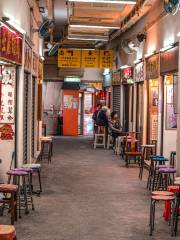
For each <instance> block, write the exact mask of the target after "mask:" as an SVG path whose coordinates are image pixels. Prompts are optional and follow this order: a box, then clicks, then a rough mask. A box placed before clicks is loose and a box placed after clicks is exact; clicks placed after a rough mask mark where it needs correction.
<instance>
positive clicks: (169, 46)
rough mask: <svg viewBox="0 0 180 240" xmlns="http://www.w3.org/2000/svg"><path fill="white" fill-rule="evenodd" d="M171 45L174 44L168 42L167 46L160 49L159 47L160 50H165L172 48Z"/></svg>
mask: <svg viewBox="0 0 180 240" xmlns="http://www.w3.org/2000/svg"><path fill="white" fill-rule="evenodd" d="M173 46H174V44H173V43H172V44H169V45H168V46H166V47H163V48H161V49H160V52H165V51H167V50H169V49H171V48H173Z"/></svg>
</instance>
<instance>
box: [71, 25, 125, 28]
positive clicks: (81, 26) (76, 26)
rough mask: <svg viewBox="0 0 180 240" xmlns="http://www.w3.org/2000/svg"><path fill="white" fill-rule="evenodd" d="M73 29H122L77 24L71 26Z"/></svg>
mask: <svg viewBox="0 0 180 240" xmlns="http://www.w3.org/2000/svg"><path fill="white" fill-rule="evenodd" d="M69 26H70V27H71V28H98V29H120V27H118V26H98V25H97V26H94V25H77V24H70V25H69Z"/></svg>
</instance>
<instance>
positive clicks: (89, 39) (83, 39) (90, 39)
mask: <svg viewBox="0 0 180 240" xmlns="http://www.w3.org/2000/svg"><path fill="white" fill-rule="evenodd" d="M68 39H69V40H82V41H102V42H108V39H103V38H80V37H68Z"/></svg>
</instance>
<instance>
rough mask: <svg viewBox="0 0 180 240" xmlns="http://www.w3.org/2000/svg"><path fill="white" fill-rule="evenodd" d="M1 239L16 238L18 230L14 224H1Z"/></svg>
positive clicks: (9, 239)
mask: <svg viewBox="0 0 180 240" xmlns="http://www.w3.org/2000/svg"><path fill="white" fill-rule="evenodd" d="M0 239H1V240H16V230H15V228H14V226H12V225H0Z"/></svg>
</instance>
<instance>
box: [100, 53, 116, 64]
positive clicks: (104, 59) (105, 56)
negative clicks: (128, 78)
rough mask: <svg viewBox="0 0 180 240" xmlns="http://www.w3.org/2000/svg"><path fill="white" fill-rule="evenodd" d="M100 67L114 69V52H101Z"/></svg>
mask: <svg viewBox="0 0 180 240" xmlns="http://www.w3.org/2000/svg"><path fill="white" fill-rule="evenodd" d="M99 67H100V68H113V51H112V50H100V59H99Z"/></svg>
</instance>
